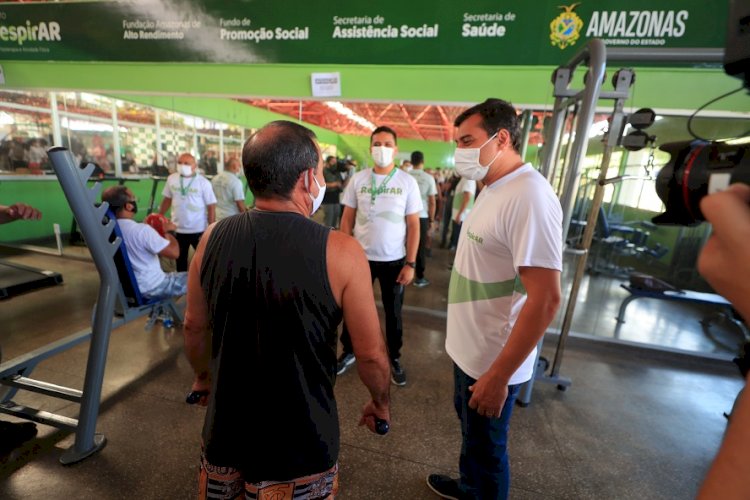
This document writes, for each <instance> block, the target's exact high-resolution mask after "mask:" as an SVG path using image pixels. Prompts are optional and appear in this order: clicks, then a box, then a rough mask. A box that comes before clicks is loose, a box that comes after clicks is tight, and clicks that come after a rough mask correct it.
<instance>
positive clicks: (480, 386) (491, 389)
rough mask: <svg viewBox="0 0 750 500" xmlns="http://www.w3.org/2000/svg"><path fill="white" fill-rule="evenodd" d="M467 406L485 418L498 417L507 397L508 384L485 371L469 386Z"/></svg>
mask: <svg viewBox="0 0 750 500" xmlns="http://www.w3.org/2000/svg"><path fill="white" fill-rule="evenodd" d="M469 391H470V392H471V399H469V408H471V409H473V410H476V412H477V413H479V415H481V416H483V417H487V418H499V417H500V412H501V411H502V410H503V405H505V400H506V399H507V397H508V385H507V384H504V383H502V382H499V381H498V380H497V379H496V378H495V377H492V376H490V375H489V374H487V373H485V374H484V375H482V376H481V377H479V379H477V381H476V382H475V383H474V385H471V386H469Z"/></svg>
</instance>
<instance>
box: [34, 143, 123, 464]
mask: <svg viewBox="0 0 750 500" xmlns="http://www.w3.org/2000/svg"><path fill="white" fill-rule="evenodd" d="M47 154H48V156H49V158H50V161H51V163H52V166H53V168H54V169H55V173H56V174H57V178H58V180H59V181H60V185H61V186H62V189H63V192H64V193H65V197H66V198H67V199H68V203H70V208H71V209H72V210H73V214H74V215H75V217H76V220H77V221H78V225H79V226H80V228H81V232H82V233H83V235H84V237H85V238H86V244H87V245H88V247H89V251H90V252H91V257H92V258H93V259H94V264H95V265H96V270H97V271H98V272H99V277H100V278H101V286H100V288H99V297H98V301H97V303H96V309H95V312H94V319H93V328H92V333H91V347H90V348H89V356H88V362H87V364H86V378H85V380H84V383H83V395H82V398H81V411H80V414H79V417H78V426H77V428H76V439H75V443H74V444H73V446H72V447H71V448H69V449H68V450H67V451H66V452H65V453H64V454H63V456H62V457H61V458H60V462H62V463H63V464H70V463H74V462H78V461H81V460H83V459H84V458H86V457H88V456H89V455H91V454H93V453H95V452H97V451H98V450H100V449H101V448H103V447H104V445H105V444H106V439H105V438H104V436H103V435H101V434H98V435H95V434H94V433H95V431H96V419H97V417H98V415H99V401H100V399H101V393H102V383H103V381H104V368H105V364H106V361H107V350H108V348H109V337H110V333H111V331H112V317H113V315H114V309H115V299H116V297H117V290H118V286H119V285H118V283H119V279H118V277H117V270H116V268H115V264H114V261H113V260H112V256H113V255H114V253H115V250H116V249H117V247H118V245H119V244H120V240H119V239H118V240H116V241H115V243H110V242H109V236H110V235H111V234H112V230H113V228H114V221H110V222H109V223H108V224H107V225H106V226H105V225H102V220H103V218H104V214H105V213H106V211H107V208H109V206H108V204H107V203H102V204H101V205H100V206H99V207H98V208H95V207H94V203H95V201H96V200H95V198H96V197H98V194H99V191H100V190H101V184H100V183H97V184H96V188H94V189H88V188H87V186H86V181H87V180H88V178H89V177H90V176H91V173H92V172H93V171H94V166H93V165H92V164H89V165H88V166H87V167H86V168H85V169H84V170H81V169H80V168H78V166H77V165H76V162H75V160H74V159H73V156H72V155H71V154H70V152H69V151H68V150H67V149H65V148H60V147H57V148H51V149H50V150H49V151H48V152H47Z"/></svg>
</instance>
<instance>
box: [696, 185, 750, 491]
mask: <svg viewBox="0 0 750 500" xmlns="http://www.w3.org/2000/svg"><path fill="white" fill-rule="evenodd" d="M701 211H702V212H703V215H704V216H705V217H706V220H708V221H709V222H711V224H713V227H714V231H713V234H712V235H711V238H710V239H709V240H708V242H707V243H706V246H705V247H703V251H702V252H701V255H700V257H699V258H698V270H699V271H700V273H701V274H702V275H703V276H704V277H705V278H706V280H708V282H709V283H711V286H713V287H714V289H715V290H716V291H717V292H719V293H720V294H722V295H723V296H724V297H726V298H727V299H728V300H729V301H730V302H732V305H734V307H735V309H737V310H738V311H739V313H740V314H741V315H742V317H743V318H745V320H750V259H749V258H748V255H750V186H747V185H745V184H733V185H732V186H730V187H729V189H727V190H726V191H723V192H721V193H716V194H712V195H710V196H707V197H705V198H704V199H703V200H702V201H701ZM748 387H750V375H748V378H747V380H746V384H745V390H744V394H742V395H741V397H740V398H739V399H738V400H737V402H736V403H735V406H734V409H733V410H732V416H731V417H730V420H729V427H728V428H727V432H726V434H725V436H724V442H723V443H722V445H721V449H720V450H719V453H718V455H716V458H715V459H714V462H713V464H712V465H711V469H710V470H709V471H708V474H707V475H706V479H705V480H704V481H703V485H702V486H701V489H700V491H699V492H698V499H699V500H713V499H714V498H722V499H734V498H737V499H740V498H748V494H749V493H750V489H748V483H747V478H748V477H750V461H749V460H748V459H747V450H748V447H750V389H748Z"/></svg>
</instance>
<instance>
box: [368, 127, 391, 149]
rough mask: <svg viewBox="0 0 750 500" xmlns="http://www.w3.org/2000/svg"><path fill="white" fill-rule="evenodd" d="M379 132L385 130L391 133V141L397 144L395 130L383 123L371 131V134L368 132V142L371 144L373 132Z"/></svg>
mask: <svg viewBox="0 0 750 500" xmlns="http://www.w3.org/2000/svg"><path fill="white" fill-rule="evenodd" d="M381 132H387V133H389V134H391V135H392V136H393V143H394V144H398V136H397V135H396V131H395V130H393V129H392V128H391V127H386V126H385V125H381V126H379V127H378V128H376V129H375V130H373V131H372V134H370V144H372V138H373V137H374V136H375V134H379V133H381Z"/></svg>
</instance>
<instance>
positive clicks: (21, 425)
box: [0, 203, 42, 456]
mask: <svg viewBox="0 0 750 500" xmlns="http://www.w3.org/2000/svg"><path fill="white" fill-rule="evenodd" d="M41 218H42V212H40V211H39V210H37V209H36V208H34V207H32V206H31V205H26V204H25V203H14V204H13V205H0V224H7V223H9V222H15V221H17V220H40V219H41ZM0 347H1V346H0ZM2 360H3V354H2V349H1V348H0V363H2ZM36 434H37V428H36V424H35V423H34V422H6V421H5V420H0V456H4V455H7V454H8V453H10V452H11V451H13V450H14V449H16V448H17V447H19V446H21V444H23V443H25V442H26V441H28V440H29V439H31V438H33V437H34V436H36Z"/></svg>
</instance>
